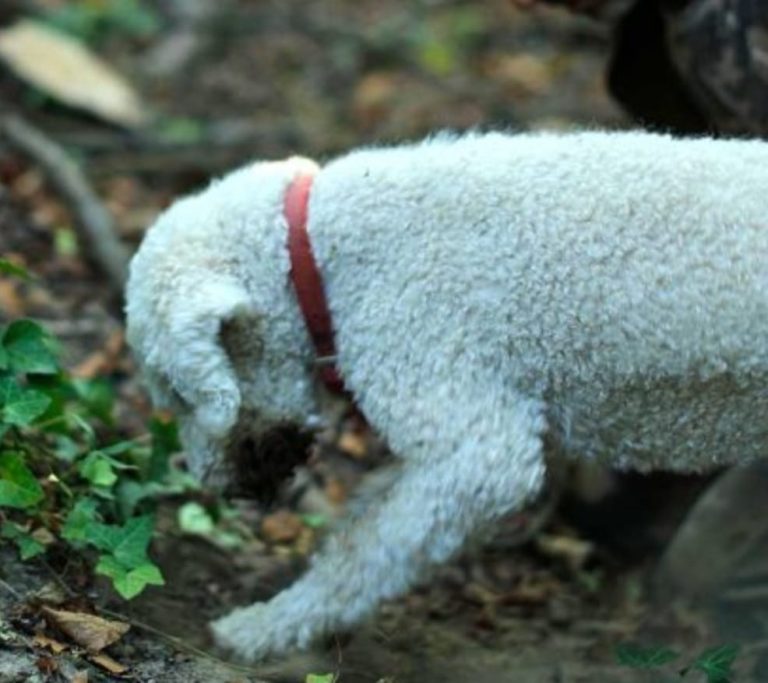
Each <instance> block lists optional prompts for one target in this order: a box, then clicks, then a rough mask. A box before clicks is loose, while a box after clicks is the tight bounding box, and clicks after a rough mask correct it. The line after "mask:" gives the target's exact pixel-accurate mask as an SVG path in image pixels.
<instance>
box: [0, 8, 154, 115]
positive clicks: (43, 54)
mask: <svg viewBox="0 0 768 683" xmlns="http://www.w3.org/2000/svg"><path fill="white" fill-rule="evenodd" d="M0 59H1V60H2V61H4V62H5V63H6V64H7V65H8V67H9V68H10V69H11V70H12V71H13V72H14V73H15V74H16V75H17V76H18V77H19V78H21V79H23V80H25V81H27V82H28V83H29V84H31V85H33V86H35V87H36V88H39V89H40V90H42V91H43V92H45V93H46V94H48V95H50V96H51V97H54V98H55V99H58V100H59V101H61V102H63V103H65V104H67V105H69V106H71V107H77V108H80V109H85V110H86V111H89V112H91V113H92V114H96V115H97V116H101V117H102V118H104V119H106V120H107V121H111V122H112V123H117V124H119V125H122V126H127V127H130V128H133V127H136V126H140V125H141V124H143V123H145V122H146V120H147V114H146V109H145V107H144V106H143V104H142V102H141V100H140V99H139V96H138V94H137V93H136V92H135V91H134V90H133V88H132V87H131V86H130V85H129V83H128V81H126V80H125V78H123V76H121V75H120V74H118V73H117V72H116V71H115V70H114V69H113V68H112V67H111V66H109V65H108V64H107V63H106V62H105V61H104V60H102V59H101V58H99V57H97V56H96V55H94V54H93V53H92V52H90V51H89V50H88V49H87V48H86V47H85V46H84V45H82V44H81V43H79V42H78V41H77V40H75V39H74V38H70V37H69V36H67V35H65V34H63V33H60V32H59V31H56V30H54V29H52V28H49V27H47V26H44V25H43V24H39V23H37V22H34V21H29V20H23V21H19V22H18V23H16V24H14V25H13V26H11V27H10V28H6V29H4V30H2V31H0Z"/></svg>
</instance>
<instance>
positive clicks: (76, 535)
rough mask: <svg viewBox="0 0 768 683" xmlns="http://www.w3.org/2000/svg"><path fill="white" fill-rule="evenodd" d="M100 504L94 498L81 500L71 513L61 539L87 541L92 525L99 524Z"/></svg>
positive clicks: (62, 530)
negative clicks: (98, 508) (98, 507)
mask: <svg viewBox="0 0 768 683" xmlns="http://www.w3.org/2000/svg"><path fill="white" fill-rule="evenodd" d="M97 506H98V503H97V502H96V501H95V500H94V499H93V498H81V499H80V500H78V501H77V503H75V506H74V507H73V508H72V509H71V510H70V511H69V514H68V515H67V519H66V521H65V522H64V526H63V527H62V529H61V537H62V538H63V539H64V540H65V541H75V542H78V541H87V540H88V530H89V527H90V526H91V525H92V524H98V523H99V513H98V511H97Z"/></svg>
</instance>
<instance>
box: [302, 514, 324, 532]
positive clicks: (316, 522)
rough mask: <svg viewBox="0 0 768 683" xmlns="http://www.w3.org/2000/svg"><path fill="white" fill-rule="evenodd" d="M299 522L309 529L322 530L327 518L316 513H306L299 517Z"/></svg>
mask: <svg viewBox="0 0 768 683" xmlns="http://www.w3.org/2000/svg"><path fill="white" fill-rule="evenodd" d="M301 521H302V522H304V526H308V527H309V528H310V529H322V528H323V527H324V526H326V525H327V524H328V517H327V516H326V515H322V514H318V513H308V514H306V515H302V516H301Z"/></svg>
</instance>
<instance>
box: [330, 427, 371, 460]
mask: <svg viewBox="0 0 768 683" xmlns="http://www.w3.org/2000/svg"><path fill="white" fill-rule="evenodd" d="M337 445H338V447H339V450H340V451H343V452H344V453H346V454H347V455H349V456H351V457H353V458H358V459H360V458H364V457H365V454H366V452H367V450H368V444H367V442H366V438H365V434H360V433H359V432H344V433H343V434H342V435H341V436H340V437H339V442H338V444H337Z"/></svg>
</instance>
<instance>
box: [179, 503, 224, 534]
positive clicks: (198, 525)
mask: <svg viewBox="0 0 768 683" xmlns="http://www.w3.org/2000/svg"><path fill="white" fill-rule="evenodd" d="M179 527H180V528H181V530H182V531H185V532H186V533H188V534H199V535H201V536H206V535H207V534H210V533H212V532H213V530H214V528H215V527H216V525H215V524H214V521H213V518H212V517H211V515H210V514H209V512H208V510H206V509H205V508H204V507H203V506H202V505H200V503H195V502H190V503H184V505H182V506H181V507H180V508H179Z"/></svg>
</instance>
